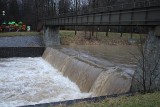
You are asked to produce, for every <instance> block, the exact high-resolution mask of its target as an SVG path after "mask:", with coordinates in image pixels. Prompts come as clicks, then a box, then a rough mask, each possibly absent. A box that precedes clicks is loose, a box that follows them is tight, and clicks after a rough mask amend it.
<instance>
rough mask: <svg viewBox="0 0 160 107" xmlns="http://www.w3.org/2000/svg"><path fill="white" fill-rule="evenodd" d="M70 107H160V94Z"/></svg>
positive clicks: (119, 98) (84, 103) (140, 95)
mask: <svg viewBox="0 0 160 107" xmlns="http://www.w3.org/2000/svg"><path fill="white" fill-rule="evenodd" d="M58 107H64V106H58ZM70 107H160V92H155V93H148V94H138V95H135V96H130V97H124V96H123V97H118V98H109V99H106V100H104V101H101V102H97V103H87V102H81V103H78V104H74V105H72V106H70Z"/></svg>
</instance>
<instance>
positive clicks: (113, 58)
mask: <svg viewBox="0 0 160 107" xmlns="http://www.w3.org/2000/svg"><path fill="white" fill-rule="evenodd" d="M63 47H64V48H67V49H73V50H76V51H79V52H80V53H85V54H88V55H91V56H93V57H97V58H102V59H105V60H107V61H109V62H113V63H119V64H129V65H136V64H137V59H136V58H135V57H139V56H140V52H139V48H138V46H136V45H71V46H63Z"/></svg>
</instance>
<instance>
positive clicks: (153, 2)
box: [43, 0, 160, 19]
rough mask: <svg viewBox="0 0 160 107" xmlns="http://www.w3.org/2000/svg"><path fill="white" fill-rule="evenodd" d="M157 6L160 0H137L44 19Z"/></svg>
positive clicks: (159, 4)
mask: <svg viewBox="0 0 160 107" xmlns="http://www.w3.org/2000/svg"><path fill="white" fill-rule="evenodd" d="M156 6H160V0H143V1H136V2H132V3H124V4H120V5H112V6H106V7H99V8H86V9H84V10H79V11H75V12H68V13H62V14H59V15H55V16H54V17H49V18H43V19H52V18H59V17H69V16H77V15H85V14H96V13H103V12H111V11H122V10H128V9H136V8H148V7H156Z"/></svg>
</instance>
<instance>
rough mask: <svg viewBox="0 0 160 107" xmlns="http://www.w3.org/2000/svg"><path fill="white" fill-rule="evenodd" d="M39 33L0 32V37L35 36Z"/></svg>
mask: <svg viewBox="0 0 160 107" xmlns="http://www.w3.org/2000/svg"><path fill="white" fill-rule="evenodd" d="M37 35H41V34H40V33H39V32H5V33H0V37H7V36H8V37H11V36H37Z"/></svg>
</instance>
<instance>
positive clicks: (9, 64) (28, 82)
mask: <svg viewBox="0 0 160 107" xmlns="http://www.w3.org/2000/svg"><path fill="white" fill-rule="evenodd" d="M89 96H90V94H89V93H81V92H80V90H79V88H78V86H77V85H76V84H75V83H73V82H71V81H70V80H69V79H68V78H65V77H64V76H63V75H62V74H61V73H60V72H58V71H57V69H54V68H53V67H52V66H51V65H50V64H48V63H47V62H46V61H44V60H43V59H42V58H41V57H37V58H2V59H0V107H15V106H24V105H34V104H38V103H49V102H57V101H64V100H73V99H81V98H86V97H89Z"/></svg>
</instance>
